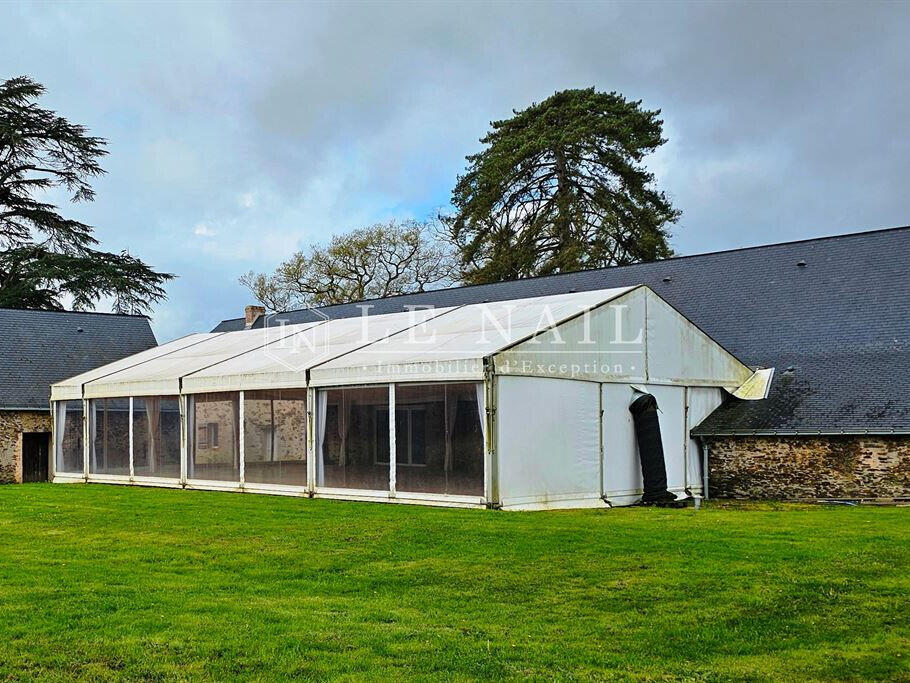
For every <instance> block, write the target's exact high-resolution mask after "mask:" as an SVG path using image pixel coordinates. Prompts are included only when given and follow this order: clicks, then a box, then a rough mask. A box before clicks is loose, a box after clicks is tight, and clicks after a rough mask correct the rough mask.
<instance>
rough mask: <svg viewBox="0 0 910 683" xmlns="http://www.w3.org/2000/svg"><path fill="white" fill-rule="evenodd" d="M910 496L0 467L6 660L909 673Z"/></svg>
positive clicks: (70, 668)
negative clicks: (310, 489) (531, 497)
mask: <svg viewBox="0 0 910 683" xmlns="http://www.w3.org/2000/svg"><path fill="white" fill-rule="evenodd" d="M908 595H910V508H886V507H875V508H873V507H861V508H843V507H840V508H830V507H809V506H794V505H761V506H759V505H753V506H733V505H730V506H719V505H712V506H710V507H707V508H703V509H702V510H698V511H695V510H692V509H688V510H655V509H644V508H640V509H615V510H599V511H567V512H542V513H540V512H538V513H506V512H492V511H485V510H447V509H433V508H425V507H417V506H408V505H381V504H367V503H346V502H339V501H320V500H307V499H297V498H280V497H270V496H255V495H237V494H229V493H207V492H192V491H173V490H155V489H142V488H132V487H116V486H103V485H51V484H46V485H44V484H30V485H22V486H0V680H4V679H10V680H19V679H22V680H26V679H29V680H30V679H34V678H51V679H54V678H57V679H64V678H66V679H68V678H82V679H99V678H111V677H114V678H117V677H121V678H130V679H134V678H145V679H171V678H206V679H219V680H224V679H235V678H256V679H276V678H289V677H299V676H303V677H316V678H325V677H341V678H349V679H361V678H378V677H383V678H420V679H445V680H451V679H473V678H513V679H514V678H520V677H521V678H524V677H534V678H539V679H551V678H561V679H620V680H622V679H629V680H680V679H684V680H697V681H701V680H766V679H769V678H773V679H800V680H806V679H815V680H831V679H842V680H857V681H860V680H869V679H889V680H910V661H908V660H910V612H908V610H910V608H908Z"/></svg>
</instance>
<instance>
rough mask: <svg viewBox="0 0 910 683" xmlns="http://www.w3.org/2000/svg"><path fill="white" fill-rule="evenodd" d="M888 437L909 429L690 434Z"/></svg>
mask: <svg viewBox="0 0 910 683" xmlns="http://www.w3.org/2000/svg"><path fill="white" fill-rule="evenodd" d="M851 435H854V436H889V435H910V428H906V427H902V428H897V429H895V428H892V429H881V428H873V429H840V430H836V429H751V430H749V429H731V430H723V431H713V432H707V431H705V432H703V431H699V432H692V436H695V437H697V438H699V439H701V438H703V437H710V436H851Z"/></svg>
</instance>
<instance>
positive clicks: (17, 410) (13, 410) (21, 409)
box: [0, 406, 51, 413]
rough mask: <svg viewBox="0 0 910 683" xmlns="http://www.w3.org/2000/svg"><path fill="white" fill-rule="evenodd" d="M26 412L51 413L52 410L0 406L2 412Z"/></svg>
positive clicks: (42, 407)
mask: <svg viewBox="0 0 910 683" xmlns="http://www.w3.org/2000/svg"><path fill="white" fill-rule="evenodd" d="M26 411H27V412H30V413H49V412H51V409H50V408H49V407H47V406H25V407H21V406H11V407H8V406H0V412H9V413H21V412H26Z"/></svg>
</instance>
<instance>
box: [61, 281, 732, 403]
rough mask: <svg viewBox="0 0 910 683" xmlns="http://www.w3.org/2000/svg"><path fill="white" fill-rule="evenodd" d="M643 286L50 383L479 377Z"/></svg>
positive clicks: (286, 383)
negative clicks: (487, 364)
mask: <svg viewBox="0 0 910 683" xmlns="http://www.w3.org/2000/svg"><path fill="white" fill-rule="evenodd" d="M648 291H650V290H648V289H647V288H642V287H640V286H639V287H619V288H613V289H601V290H592V291H586V292H575V293H569V294H558V295H553V296H541V297H533V298H523V299H516V300H512V301H497V302H495V303H478V304H471V305H464V306H457V307H449V308H438V309H417V310H413V311H408V312H402V313H390V314H387V315H365V316H361V317H357V318H343V319H337V320H319V321H315V322H307V323H302V324H297V325H281V326H277V327H268V328H259V329H254V330H248V331H243V332H227V333H221V334H200V335H191V336H189V337H184V338H183V339H179V340H177V341H174V342H171V343H170V344H165V345H164V346H161V347H158V348H156V349H153V350H150V351H147V352H144V353H141V354H138V355H136V356H133V357H131V358H126V359H123V360H121V361H118V362H116V363H113V364H111V365H107V366H104V367H101V368H98V369H97V370H94V371H92V372H89V373H85V374H83V375H80V376H77V377H74V378H72V379H70V380H67V381H66V382H63V383H61V384H59V385H55V387H54V390H53V391H54V396H55V398H57V399H62V398H78V397H79V396H84V397H85V398H102V397H119V396H149V395H175V394H178V393H205V392H216V391H237V390H247V389H277V388H291V387H304V386H307V385H312V386H329V385H351V384H372V383H385V382H390V381H421V380H427V379H432V380H433V381H452V380H477V379H481V378H482V377H483V373H484V361H485V359H486V358H489V357H491V356H493V355H494V354H497V353H499V352H502V351H503V350H506V349H509V348H511V347H514V346H515V345H516V344H519V343H521V342H524V341H526V340H528V339H530V338H531V337H534V336H535V335H537V334H539V333H542V332H543V331H545V330H552V329H553V328H554V327H556V326H557V325H561V324H563V323H566V322H567V321H570V320H572V319H573V318H577V317H579V316H580V315H581V314H582V313H583V312H584V311H586V310H589V309H594V308H597V307H598V306H601V305H603V304H606V303H607V302H610V301H613V300H615V299H617V298H619V297H625V295H627V294H630V293H631V292H636V293H638V294H641V293H643V292H648ZM649 296H656V295H654V294H653V293H651V294H649ZM639 298H641V297H639ZM623 300H624V301H625V300H626V299H625V298H624V299H623ZM641 315H642V316H644V315H645V314H644V313H641ZM611 317H612V316H611ZM644 320H645V317H642V318H641V319H640V323H639V324H644ZM681 320H684V319H682V318H681ZM685 324H688V325H691V324H690V323H685ZM705 339H706V341H707V342H708V343H711V344H713V342H711V341H710V339H708V338H705ZM713 346H714V347H716V348H717V349H718V350H719V351H720V352H722V353H723V355H724V357H725V358H728V359H729V360H730V361H731V362H733V363H734V364H735V365H736V367H737V368H740V369H744V366H741V364H739V363H738V361H736V359H734V358H732V356H730V355H729V354H728V353H727V352H725V351H723V350H722V349H720V347H717V345H716V344H713ZM725 362H726V361H725ZM727 374H729V373H727ZM725 378H726V375H725Z"/></svg>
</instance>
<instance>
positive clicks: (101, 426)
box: [88, 398, 130, 476]
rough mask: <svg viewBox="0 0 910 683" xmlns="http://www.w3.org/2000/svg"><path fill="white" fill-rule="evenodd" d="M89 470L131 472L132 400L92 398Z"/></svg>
mask: <svg viewBox="0 0 910 683" xmlns="http://www.w3.org/2000/svg"><path fill="white" fill-rule="evenodd" d="M89 443H90V446H91V452H90V453H89V462H88V471H89V474H116V475H126V476H129V473H130V400H129V399H128V398H98V399H92V400H91V401H89Z"/></svg>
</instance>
